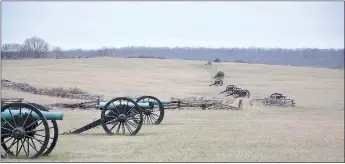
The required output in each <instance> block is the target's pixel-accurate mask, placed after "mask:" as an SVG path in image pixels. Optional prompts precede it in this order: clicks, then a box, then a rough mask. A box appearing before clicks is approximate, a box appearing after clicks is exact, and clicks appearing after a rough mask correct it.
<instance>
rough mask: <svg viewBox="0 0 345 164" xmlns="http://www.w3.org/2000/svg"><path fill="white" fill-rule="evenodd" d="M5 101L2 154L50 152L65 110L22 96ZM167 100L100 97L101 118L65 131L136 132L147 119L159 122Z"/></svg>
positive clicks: (22, 155) (33, 155)
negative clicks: (50, 109)
mask: <svg viewBox="0 0 345 164" xmlns="http://www.w3.org/2000/svg"><path fill="white" fill-rule="evenodd" d="M2 102H6V103H4V104H5V105H3V106H2V107H1V146H2V148H3V150H4V151H2V154H1V157H3V158H6V157H10V158H11V157H14V158H28V159H35V158H38V157H39V156H47V155H49V154H50V153H51V152H52V151H53V149H54V148H55V145H56V143H57V140H58V137H59V129H58V125H57V122H56V120H63V113H61V112H50V111H49V110H48V109H47V108H46V107H44V106H42V105H39V104H35V103H28V102H22V99H12V100H7V99H2ZM166 103H168V101H166V100H163V101H160V100H158V99H157V98H156V97H153V96H141V97H139V98H137V99H134V100H133V99H130V98H127V97H118V98H114V99H112V100H110V101H108V102H105V101H99V102H98V103H97V107H98V108H99V110H101V118H100V119H98V120H95V121H93V122H91V123H89V124H87V125H85V126H83V127H81V128H78V129H75V130H73V131H70V132H64V133H62V134H80V133H82V132H85V131H87V130H90V129H92V128H96V127H99V126H102V128H103V129H104V131H105V132H106V133H107V134H108V135H113V134H120V135H136V134H137V133H138V132H139V131H140V129H141V127H142V125H143V123H144V122H145V123H146V124H156V125H157V124H160V123H161V122H162V120H163V118H164V106H163V104H166ZM38 146H40V147H38Z"/></svg>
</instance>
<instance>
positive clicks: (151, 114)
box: [136, 96, 164, 125]
mask: <svg viewBox="0 0 345 164" xmlns="http://www.w3.org/2000/svg"><path fill="white" fill-rule="evenodd" d="M140 101H143V102H149V104H150V107H149V108H148V109H142V112H143V114H144V115H143V117H144V124H155V125H158V124H160V123H161V122H162V121H163V118H164V106H163V104H162V102H161V101H160V100H159V99H157V98H156V97H153V96H141V97H139V98H138V99H137V101H136V102H137V103H138V102H140ZM152 101H153V102H152ZM154 104H158V109H157V108H156V109H155V106H154Z"/></svg>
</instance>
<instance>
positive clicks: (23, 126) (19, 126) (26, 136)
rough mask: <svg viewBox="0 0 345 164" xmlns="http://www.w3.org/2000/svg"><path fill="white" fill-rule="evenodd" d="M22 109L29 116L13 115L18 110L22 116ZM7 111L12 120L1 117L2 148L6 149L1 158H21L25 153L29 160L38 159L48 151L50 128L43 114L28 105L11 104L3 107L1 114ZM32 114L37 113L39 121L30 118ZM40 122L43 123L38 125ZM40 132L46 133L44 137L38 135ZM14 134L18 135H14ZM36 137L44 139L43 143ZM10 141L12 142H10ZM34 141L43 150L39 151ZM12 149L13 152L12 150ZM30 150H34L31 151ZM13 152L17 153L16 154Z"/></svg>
mask: <svg viewBox="0 0 345 164" xmlns="http://www.w3.org/2000/svg"><path fill="white" fill-rule="evenodd" d="M22 109H24V110H26V111H28V112H29V114H24V115H22V116H21V117H17V116H13V115H12V113H13V112H14V111H18V110H19V115H21V114H20V113H22ZM5 110H8V111H9V113H10V117H11V118H10V119H8V120H6V119H4V118H3V117H1V146H2V148H3V149H4V154H3V153H1V157H2V158H6V157H14V158H20V157H21V156H22V155H20V154H21V152H24V155H25V157H26V158H28V159H35V158H38V157H39V156H40V155H41V154H42V153H43V152H44V151H45V150H46V148H47V145H48V143H49V134H50V133H49V126H48V123H47V120H46V119H45V117H44V116H43V114H42V113H41V112H40V110H38V109H37V108H36V107H34V106H32V105H30V104H27V103H10V104H7V105H4V106H2V107H1V113H2V112H4V111H5ZM30 113H35V114H36V115H38V117H39V119H34V118H33V117H29V116H30V115H31V114H30ZM39 121H41V123H38V122H39ZM39 125H43V128H42V129H38V126H39ZM33 126H34V127H33ZM28 128H30V129H28ZM40 131H43V132H44V136H43V135H41V134H40V135H38V134H37V132H40ZM6 132H7V133H6ZM14 133H16V134H17V135H16V136H14V135H12V134H14ZM35 135H36V136H41V137H43V141H42V140H41V139H42V138H40V139H37V137H35ZM8 138H9V139H8ZM12 139H13V140H12ZM10 140H12V141H11V142H9V141H10ZM34 140H36V141H38V143H39V144H40V145H41V148H39V149H37V148H38V144H35V142H34ZM30 141H31V142H30ZM20 142H21V143H20ZM8 143H11V144H8ZM6 144H8V145H9V146H8V145H6ZM15 145H16V146H15ZM11 148H12V149H13V150H11ZM30 148H32V149H31V150H30ZM22 150H23V151H22ZM13 151H15V154H14V153H13ZM30 153H33V155H32V156H30ZM19 155H20V156H19Z"/></svg>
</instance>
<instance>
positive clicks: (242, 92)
mask: <svg viewBox="0 0 345 164" xmlns="http://www.w3.org/2000/svg"><path fill="white" fill-rule="evenodd" d="M220 93H226V94H227V95H226V96H227V97H228V96H233V98H244V97H248V98H250V92H249V91H248V90H246V89H242V88H238V87H236V86H235V85H228V86H227V87H226V89H225V90H224V91H222V92H220Z"/></svg>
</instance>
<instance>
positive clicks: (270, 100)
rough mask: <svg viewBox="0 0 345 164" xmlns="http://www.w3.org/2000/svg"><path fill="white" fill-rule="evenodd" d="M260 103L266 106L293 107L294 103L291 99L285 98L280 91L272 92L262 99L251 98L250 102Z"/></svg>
mask: <svg viewBox="0 0 345 164" xmlns="http://www.w3.org/2000/svg"><path fill="white" fill-rule="evenodd" d="M257 102H259V103H261V104H263V105H264V106H266V107H270V106H275V107H295V105H296V103H295V101H294V100H293V99H287V98H286V96H284V95H283V94H282V93H273V94H271V95H270V96H269V97H266V98H263V99H252V100H251V102H250V103H251V104H253V103H257Z"/></svg>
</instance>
